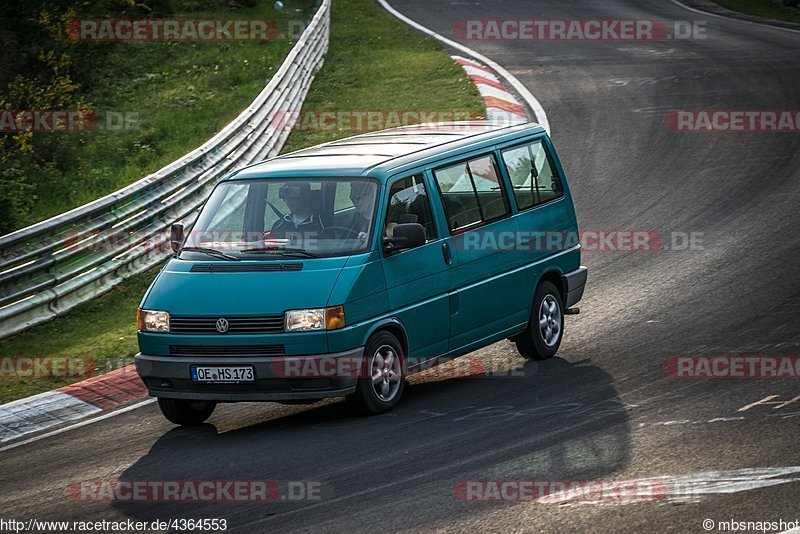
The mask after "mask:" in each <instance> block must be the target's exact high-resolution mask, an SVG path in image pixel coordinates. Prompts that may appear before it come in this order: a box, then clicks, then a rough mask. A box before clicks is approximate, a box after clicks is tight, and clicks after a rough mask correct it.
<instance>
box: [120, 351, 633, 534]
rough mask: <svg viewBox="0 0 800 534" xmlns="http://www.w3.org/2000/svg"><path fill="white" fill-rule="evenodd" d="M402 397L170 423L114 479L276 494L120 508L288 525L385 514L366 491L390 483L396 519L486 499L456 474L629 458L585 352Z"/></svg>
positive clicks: (582, 466)
mask: <svg viewBox="0 0 800 534" xmlns="http://www.w3.org/2000/svg"><path fill="white" fill-rule="evenodd" d="M406 395H407V397H406V398H404V400H403V402H402V403H401V404H400V406H399V407H398V408H397V409H396V410H395V411H393V412H390V413H387V414H383V415H380V416H373V417H353V416H352V415H351V414H350V413H349V411H348V409H347V406H346V405H345V404H344V403H343V402H336V403H331V404H327V405H323V406H319V407H311V408H306V409H304V410H302V411H299V412H297V413H294V414H291V415H285V416H279V417H276V418H273V419H269V420H266V421H263V422H260V423H257V424H253V425H251V426H245V427H240V428H235V429H232V430H229V431H225V432H219V431H218V429H217V427H216V426H214V425H213V424H205V425H201V426H199V427H185V428H175V429H173V430H170V431H169V432H167V433H166V434H164V435H163V436H162V437H161V438H159V439H158V441H156V442H155V443H154V444H153V447H152V448H151V449H150V451H149V452H148V454H147V455H145V456H144V457H142V458H141V459H140V460H139V461H137V462H136V463H135V464H133V465H132V466H131V467H130V468H128V469H127V470H126V471H125V472H124V473H123V474H122V476H121V477H120V478H119V480H120V481H126V482H134V481H148V482H153V481H156V482H157V483H160V482H162V481H265V482H266V483H267V484H268V485H269V487H270V488H271V490H270V491H271V493H270V496H269V498H268V499H266V500H265V499H256V500H244V501H239V502H198V501H193V502H152V501H147V500H143V501H137V500H131V501H116V502H113V503H112V506H113V507H114V508H115V509H116V510H118V511H120V512H122V513H123V514H124V515H126V516H128V517H131V518H134V519H137V520H145V521H152V520H153V519H156V518H161V519H167V518H195V519H196V518H226V519H227V526H228V529H229V530H230V529H231V528H232V529H234V530H239V529H241V530H242V531H248V530H252V529H253V528H254V523H258V522H261V521H264V520H267V518H269V521H270V524H269V528H270V529H271V530H272V529H281V530H283V529H284V528H299V527H302V526H308V522H311V521H313V522H314V524H318V523H319V522H322V521H324V520H334V519H335V518H337V517H342V516H343V515H345V514H358V515H360V514H367V515H366V516H365V517H368V516H369V514H370V513H375V514H378V515H380V506H381V505H380V504H379V503H378V502H375V503H373V504H371V500H370V499H369V498H367V497H365V496H366V495H368V494H370V493H372V492H376V493H381V492H383V493H384V494H386V495H398V494H402V495H406V498H404V499H400V500H394V501H393V502H392V507H393V513H392V514H391V515H392V519H391V520H390V519H389V518H387V521H389V523H387V524H386V525H385V526H387V528H388V527H391V526H394V527H396V528H401V527H402V528H412V527H414V526H417V527H424V526H425V525H429V524H430V523H431V522H434V521H436V522H440V521H442V520H443V519H445V518H447V517H448V515H450V514H452V515H454V516H455V515H458V516H460V517H463V516H464V514H469V513H472V511H475V510H477V509H478V508H480V507H478V506H471V505H469V504H465V503H463V502H460V501H459V500H458V499H457V498H456V497H455V496H454V493H453V492H454V487H455V485H456V484H458V483H459V481H464V480H500V479H505V480H508V479H513V480H593V479H597V478H600V477H608V476H609V475H611V474H612V473H614V472H616V471H619V470H621V469H623V468H624V467H625V465H626V463H627V461H628V453H629V432H630V431H629V426H628V415H627V411H628V407H626V406H625V405H624V404H623V402H622V401H621V400H620V398H619V396H618V395H617V393H616V391H615V389H614V387H613V383H612V379H611V377H610V376H609V375H608V374H607V373H606V372H605V371H603V370H602V369H600V368H599V367H597V366H594V365H591V363H589V362H578V363H574V364H573V363H569V362H567V361H565V360H563V359H560V358H554V359H552V360H549V361H546V362H542V363H536V362H525V363H524V365H521V366H519V367H518V368H517V369H516V372H515V373H511V375H503V376H496V377H491V376H482V377H476V378H470V379H467V378H460V379H450V380H439V381H434V382H423V383H418V384H411V385H410V387H409V388H407V390H406ZM212 420H213V419H212ZM292 485H294V486H293V487H294V489H292V488H290V487H289V486H292ZM312 487H313V488H316V490H315V491H313V492H312V491H311V489H310V488H312ZM298 488H300V491H299V492H298ZM273 490H274V491H273ZM292 492H294V494H293V495H292V494H290V493H292ZM300 494H302V495H300ZM312 494H313V495H312ZM298 495H300V497H298ZM408 495H412V497H408ZM427 502H436V503H437V505H436V506H435V507H429V506H427V505H426V504H425V503H427ZM384 504H385V503H384ZM371 506H374V507H376V510H373V511H372V512H371V511H370V510H369V508H370V507H371ZM465 507H466V508H465ZM307 508H309V511H308V513H306V512H305V510H306V509H307ZM310 509H313V512H312V511H310ZM391 521H397V524H395V525H391V524H390V523H391ZM333 526H334V529H335V523H334V525H333Z"/></svg>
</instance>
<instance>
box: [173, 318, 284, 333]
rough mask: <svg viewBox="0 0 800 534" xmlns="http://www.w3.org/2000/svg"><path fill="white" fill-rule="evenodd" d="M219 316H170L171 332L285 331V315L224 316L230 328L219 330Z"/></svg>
mask: <svg viewBox="0 0 800 534" xmlns="http://www.w3.org/2000/svg"><path fill="white" fill-rule="evenodd" d="M222 318H223V317H222V316H219V317H175V316H172V317H170V318H169V331H170V333H171V334H216V335H218V336H221V335H230V334H279V333H281V332H283V315H261V316H255V315H253V316H241V315H240V316H235V317H224V319H225V320H226V321H228V330H226V331H225V332H220V331H219V330H217V320H219V319H222Z"/></svg>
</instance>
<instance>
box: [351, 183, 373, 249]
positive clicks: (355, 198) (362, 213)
mask: <svg viewBox="0 0 800 534" xmlns="http://www.w3.org/2000/svg"><path fill="white" fill-rule="evenodd" d="M350 201H351V202H352V203H353V206H355V208H356V209H355V210H353V218H352V219H350V224H349V225H348V228H350V230H352V231H353V233H354V234H355V235H356V237H358V239H367V238H368V237H369V234H368V232H369V229H370V223H371V219H372V211H373V208H374V206H373V204H374V202H375V189H374V186H373V185H372V184H370V183H369V182H350Z"/></svg>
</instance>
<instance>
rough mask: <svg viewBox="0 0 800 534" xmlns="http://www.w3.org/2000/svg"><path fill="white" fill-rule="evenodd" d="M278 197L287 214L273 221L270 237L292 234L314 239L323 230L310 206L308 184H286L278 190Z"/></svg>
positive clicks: (316, 214) (320, 222) (320, 220)
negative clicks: (287, 210) (282, 202)
mask: <svg viewBox="0 0 800 534" xmlns="http://www.w3.org/2000/svg"><path fill="white" fill-rule="evenodd" d="M278 196H279V197H280V198H281V200H283V201H284V203H286V207H287V208H289V213H287V214H286V215H284V216H283V218H281V219H278V220H277V221H275V224H273V225H272V230H270V233H271V234H272V235H274V236H275V237H278V238H286V237H289V236H291V235H292V234H294V235H297V234H302V235H304V236H305V237H314V236H316V235H317V234H319V233H320V232H321V231H322V230H323V229H324V228H325V225H324V224H322V219H321V218H320V216H319V213H314V210H313V207H312V205H311V184H310V183H308V182H286V183H285V184H283V185H282V186H281V187H280V189H279V190H278ZM301 237H302V236H301Z"/></svg>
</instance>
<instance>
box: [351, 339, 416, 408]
mask: <svg viewBox="0 0 800 534" xmlns="http://www.w3.org/2000/svg"><path fill="white" fill-rule="evenodd" d="M401 352H402V348H401V346H400V342H399V341H398V340H397V338H396V337H394V336H393V335H392V334H390V333H389V332H378V333H376V334H374V335H373V336H372V337H370V338H369V340H368V341H367V344H366V346H365V347H364V361H363V365H362V366H361V369H362V370H361V373H360V376H359V378H358V384H357V386H356V391H355V393H352V394H351V395H348V396H347V401H348V402H349V403H350V405H351V406H352V407H353V408H354V409H355V410H356V411H357V412H359V413H363V414H373V415H374V414H379V413H384V412H388V411H389V410H391V409H392V408H394V407H395V406H397V403H399V402H400V397H401V396H402V395H403V390H404V389H405V385H406V380H405V376H404V373H403V357H402V355H401Z"/></svg>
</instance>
